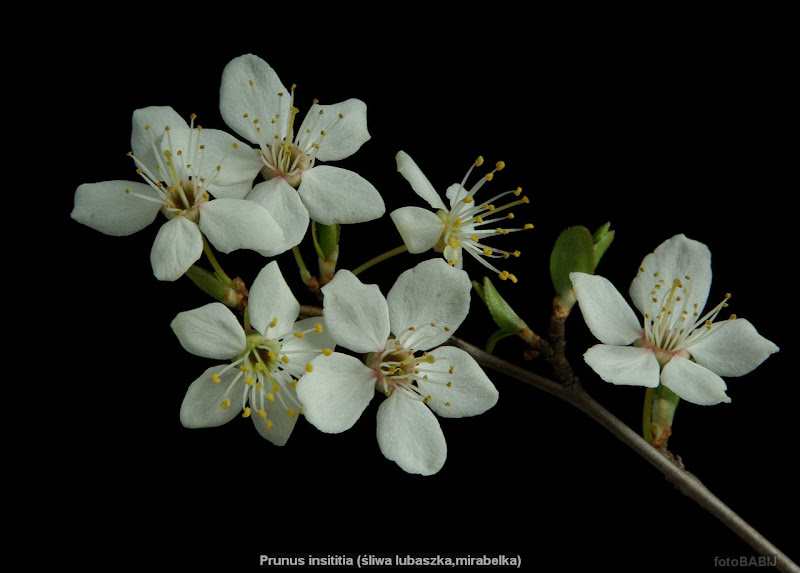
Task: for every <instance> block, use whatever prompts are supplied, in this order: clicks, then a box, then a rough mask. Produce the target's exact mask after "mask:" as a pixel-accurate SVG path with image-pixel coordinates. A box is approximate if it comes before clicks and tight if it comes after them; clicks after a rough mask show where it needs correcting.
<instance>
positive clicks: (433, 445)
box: [377, 392, 447, 475]
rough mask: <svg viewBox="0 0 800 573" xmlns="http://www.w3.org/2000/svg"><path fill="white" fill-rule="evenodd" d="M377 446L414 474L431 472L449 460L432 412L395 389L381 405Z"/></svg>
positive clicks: (437, 423)
mask: <svg viewBox="0 0 800 573" xmlns="http://www.w3.org/2000/svg"><path fill="white" fill-rule="evenodd" d="M377 423H378V428H377V430H378V431H377V433H378V445H379V446H380V448H381V452H382V453H383V455H384V456H386V458H387V459H390V460H392V461H393V462H395V463H397V465H398V466H400V467H401V468H402V469H403V470H405V471H406V472H408V473H412V474H422V475H432V474H435V473H436V472H438V471H439V470H440V469H442V466H444V462H445V460H446V459H447V443H446V442H445V439H444V434H443V433H442V428H441V427H440V426H439V421H438V420H437V419H436V416H434V415H433V412H431V411H430V409H428V407H427V406H426V405H425V404H423V403H422V402H421V401H420V400H414V399H411V398H408V397H406V396H404V395H403V393H402V392H394V393H393V394H392V395H391V396H389V397H388V398H387V399H386V400H384V402H383V404H381V405H380V408H378V420H377Z"/></svg>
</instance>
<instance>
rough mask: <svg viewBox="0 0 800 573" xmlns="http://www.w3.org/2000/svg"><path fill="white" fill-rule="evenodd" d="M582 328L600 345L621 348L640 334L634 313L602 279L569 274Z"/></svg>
mask: <svg viewBox="0 0 800 573" xmlns="http://www.w3.org/2000/svg"><path fill="white" fill-rule="evenodd" d="M569 278H570V279H571V280H572V286H573V289H574V291H575V296H576V297H577V299H578V304H579V305H580V310H581V314H582V315H583V319H584V321H586V326H588V327H589V330H590V331H591V332H592V334H593V335H594V336H595V338H597V339H598V340H599V341H600V342H602V343H603V344H610V345H615V346H623V345H627V344H630V343H631V342H633V341H634V340H636V339H637V338H639V337H640V336H642V334H643V330H642V325H641V324H640V323H639V319H638V318H637V317H636V313H635V312H634V311H633V309H632V308H631V307H630V305H629V304H628V303H627V302H626V301H625V299H624V298H623V296H622V295H621V294H620V293H619V291H618V290H617V289H616V287H615V286H614V285H613V284H611V281H609V280H608V279H607V278H605V277H601V276H598V275H590V274H586V273H570V274H569Z"/></svg>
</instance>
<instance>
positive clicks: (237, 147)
mask: <svg viewBox="0 0 800 573" xmlns="http://www.w3.org/2000/svg"><path fill="white" fill-rule="evenodd" d="M231 147H233V148H234V149H239V144H238V143H236V142H235V141H234V142H233V144H232V146H231Z"/></svg>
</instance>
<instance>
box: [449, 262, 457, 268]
mask: <svg viewBox="0 0 800 573" xmlns="http://www.w3.org/2000/svg"><path fill="white" fill-rule="evenodd" d="M448 263H449V264H450V266H451V267H454V266H456V265H457V264H458V261H448Z"/></svg>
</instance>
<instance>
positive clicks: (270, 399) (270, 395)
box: [267, 392, 275, 402]
mask: <svg viewBox="0 0 800 573" xmlns="http://www.w3.org/2000/svg"><path fill="white" fill-rule="evenodd" d="M267 400H269V401H270V402H274V401H275V394H273V393H272V392H267Z"/></svg>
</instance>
